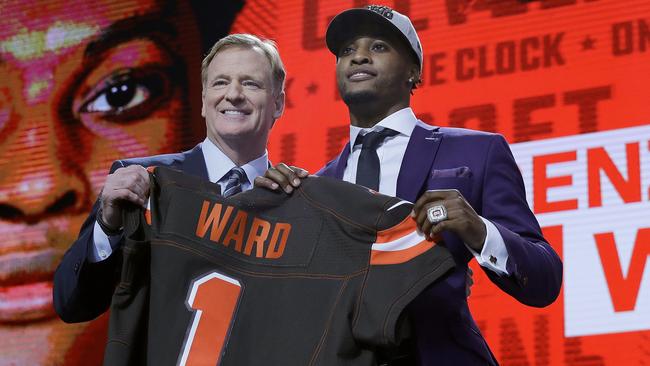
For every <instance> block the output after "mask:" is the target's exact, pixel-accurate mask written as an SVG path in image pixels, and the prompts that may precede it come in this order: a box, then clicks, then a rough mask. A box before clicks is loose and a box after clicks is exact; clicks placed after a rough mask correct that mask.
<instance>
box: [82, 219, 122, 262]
mask: <svg viewBox="0 0 650 366" xmlns="http://www.w3.org/2000/svg"><path fill="white" fill-rule="evenodd" d="M121 238H122V234H119V235H111V236H108V235H106V233H105V232H104V230H102V227H101V226H99V224H98V223H97V221H95V227H94V228H93V248H92V250H91V251H89V252H88V261H89V262H90V263H97V262H100V261H103V260H104V259H106V258H108V257H109V256H110V255H111V253H113V248H114V247H115V246H117V244H118V243H119V242H120V239H121Z"/></svg>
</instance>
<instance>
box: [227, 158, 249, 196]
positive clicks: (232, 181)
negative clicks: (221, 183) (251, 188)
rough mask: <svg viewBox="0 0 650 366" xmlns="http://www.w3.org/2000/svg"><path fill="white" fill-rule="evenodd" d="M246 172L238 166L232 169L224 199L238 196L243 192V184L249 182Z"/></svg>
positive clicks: (229, 173)
mask: <svg viewBox="0 0 650 366" xmlns="http://www.w3.org/2000/svg"><path fill="white" fill-rule="evenodd" d="M247 180H248V179H247V177H246V172H245V171H244V169H242V168H240V167H238V166H236V167H234V168H232V169H230V172H228V181H227V182H226V188H225V189H224V190H223V196H224V197H230V196H232V195H233V194H237V193H239V192H241V190H242V187H241V185H242V183H243V182H245V181H247Z"/></svg>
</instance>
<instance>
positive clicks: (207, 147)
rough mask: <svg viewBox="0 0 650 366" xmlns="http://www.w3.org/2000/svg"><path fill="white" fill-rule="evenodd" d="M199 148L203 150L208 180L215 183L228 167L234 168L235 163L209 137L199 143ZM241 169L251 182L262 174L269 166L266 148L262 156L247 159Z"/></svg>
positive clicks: (226, 172)
mask: <svg viewBox="0 0 650 366" xmlns="http://www.w3.org/2000/svg"><path fill="white" fill-rule="evenodd" d="M201 150H203V159H204V160H205V166H206V168H207V170H208V178H209V179H210V182H212V183H217V182H218V181H220V180H221V179H222V178H223V177H224V176H225V175H226V174H228V172H229V171H230V169H232V168H234V167H235V166H236V165H235V163H233V162H232V160H230V158H229V157H227V156H226V154H224V153H223V151H221V149H219V147H218V146H217V145H215V144H214V143H213V142H212V141H210V139H209V138H207V137H206V138H205V140H203V142H202V144H201ZM241 168H242V169H244V171H245V172H246V177H247V178H248V182H249V183H253V180H255V178H256V177H258V176H260V175H264V173H265V172H266V170H267V169H268V168H269V155H268V152H267V151H266V150H264V154H262V156H260V157H258V158H256V159H254V160H252V161H249V162H248V163H246V164H244V165H242V166H241Z"/></svg>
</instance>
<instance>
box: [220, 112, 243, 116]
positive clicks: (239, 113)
mask: <svg viewBox="0 0 650 366" xmlns="http://www.w3.org/2000/svg"><path fill="white" fill-rule="evenodd" d="M223 114H232V115H243V114H244V112H242V111H223Z"/></svg>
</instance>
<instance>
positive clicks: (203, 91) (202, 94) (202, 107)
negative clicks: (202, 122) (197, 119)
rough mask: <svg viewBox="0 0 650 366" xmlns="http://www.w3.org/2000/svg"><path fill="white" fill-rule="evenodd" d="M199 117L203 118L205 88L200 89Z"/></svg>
mask: <svg viewBox="0 0 650 366" xmlns="http://www.w3.org/2000/svg"><path fill="white" fill-rule="evenodd" d="M201 117H203V118H205V88H203V90H201Z"/></svg>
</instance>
